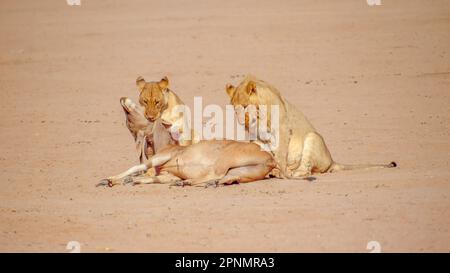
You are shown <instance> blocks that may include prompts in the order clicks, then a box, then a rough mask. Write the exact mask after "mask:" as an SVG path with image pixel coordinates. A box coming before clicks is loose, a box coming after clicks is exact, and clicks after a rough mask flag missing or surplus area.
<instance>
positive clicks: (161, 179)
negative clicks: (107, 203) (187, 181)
mask: <svg viewBox="0 0 450 273" xmlns="http://www.w3.org/2000/svg"><path fill="white" fill-rule="evenodd" d="M180 180H181V179H180V178H179V177H178V176H175V175H173V174H170V173H168V174H162V175H158V176H150V177H149V176H138V177H133V179H132V180H131V181H130V182H131V183H133V185H138V184H168V183H173V182H177V181H180Z"/></svg>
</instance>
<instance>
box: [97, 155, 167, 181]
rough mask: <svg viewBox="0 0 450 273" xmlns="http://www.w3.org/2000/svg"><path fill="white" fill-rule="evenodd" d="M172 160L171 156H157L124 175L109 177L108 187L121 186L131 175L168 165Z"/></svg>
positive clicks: (125, 172) (132, 168) (130, 169)
mask: <svg viewBox="0 0 450 273" xmlns="http://www.w3.org/2000/svg"><path fill="white" fill-rule="evenodd" d="M170 158H171V155H170V154H159V155H155V156H153V157H152V158H151V159H150V160H149V161H148V162H147V163H145V164H140V165H136V166H133V167H131V168H129V169H128V170H126V171H124V172H123V173H120V174H118V175H115V176H110V177H108V178H107V179H106V180H107V181H109V182H108V185H109V186H110V187H111V186H114V185H116V184H119V183H120V182H119V181H120V180H122V179H123V178H125V177H127V176H129V175H132V174H136V173H139V172H142V171H146V170H147V169H148V168H150V167H154V166H161V165H163V164H164V163H166V162H167V161H169V160H170Z"/></svg>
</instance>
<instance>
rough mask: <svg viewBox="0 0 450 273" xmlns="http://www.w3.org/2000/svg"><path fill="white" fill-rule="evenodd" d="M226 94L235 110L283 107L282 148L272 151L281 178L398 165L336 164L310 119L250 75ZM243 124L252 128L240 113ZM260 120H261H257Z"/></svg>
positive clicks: (274, 90) (279, 146) (281, 115)
mask: <svg viewBox="0 0 450 273" xmlns="http://www.w3.org/2000/svg"><path fill="white" fill-rule="evenodd" d="M226 92H227V94H228V95H229V96H230V99H231V104H233V105H234V106H235V107H237V106H239V105H240V106H243V107H247V106H248V105H255V106H256V108H258V107H259V106H260V105H266V106H267V107H270V106H271V105H277V106H279V118H280V119H279V128H280V131H279V145H278V148H277V149H276V150H275V151H272V153H273V156H274V158H275V160H276V162H277V163H278V165H279V168H280V170H281V174H278V176H280V177H301V176H309V175H311V173H323V172H333V171H338V170H352V169H367V168H392V167H396V166H397V164H396V163H395V162H391V163H390V164H386V165H384V164H364V165H346V164H338V163H336V162H334V161H333V159H332V158H331V154H330V152H329V150H328V148H327V146H326V145H325V142H324V140H323V138H322V136H321V135H320V134H319V133H318V132H317V131H316V129H315V128H314V127H313V126H312V125H311V123H310V122H309V121H308V119H307V118H306V117H305V116H304V115H303V114H302V112H300V111H299V110H297V109H296V108H295V107H294V106H293V105H292V104H290V103H289V102H288V101H286V100H285V99H284V98H283V97H282V96H281V94H280V92H279V91H278V90H277V89H276V88H275V87H273V86H271V85H270V84H268V83H266V82H264V81H262V80H259V79H257V78H255V77H254V76H250V75H248V76H247V77H246V78H245V79H244V80H243V81H242V82H241V83H240V84H239V85H238V86H237V87H234V86H233V85H230V84H228V85H227V86H226ZM236 113H237V114H238V115H245V116H241V117H238V120H239V121H240V122H241V123H244V122H245V126H246V128H247V129H248V127H249V118H248V113H245V112H242V111H239V112H238V111H237V112H236ZM257 118H258V117H257ZM267 120H268V127H269V128H270V126H271V123H272V124H273V122H276V121H274V120H271V117H270V115H268V117H267ZM264 142H265V140H264V139H258V141H257V142H256V143H264Z"/></svg>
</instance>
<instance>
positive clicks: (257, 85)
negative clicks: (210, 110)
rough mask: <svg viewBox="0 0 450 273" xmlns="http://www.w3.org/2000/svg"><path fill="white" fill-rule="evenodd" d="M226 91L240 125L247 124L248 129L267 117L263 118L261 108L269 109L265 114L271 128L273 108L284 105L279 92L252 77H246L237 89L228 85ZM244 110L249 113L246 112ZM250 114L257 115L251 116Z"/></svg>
mask: <svg viewBox="0 0 450 273" xmlns="http://www.w3.org/2000/svg"><path fill="white" fill-rule="evenodd" d="M225 91H226V92H227V94H228V96H230V101H231V104H232V105H233V106H234V109H235V112H236V117H237V119H238V121H239V123H241V124H244V122H245V127H246V128H247V129H248V128H249V127H251V126H252V124H253V125H254V124H256V123H257V122H259V120H260V119H261V118H265V116H264V117H263V116H261V115H262V114H263V113H264V112H263V111H261V110H262V109H261V108H262V107H261V106H265V107H267V108H266V110H267V111H266V113H264V114H267V121H268V126H269V128H270V122H271V120H270V113H271V106H272V105H278V106H280V107H282V106H283V104H284V103H283V100H282V99H281V96H280V93H279V92H278V90H276V89H275V88H274V87H272V86H270V85H269V84H267V83H266V82H264V81H262V80H258V79H257V78H255V77H254V76H251V75H248V76H246V77H245V79H244V80H243V81H242V82H241V83H240V84H239V85H238V86H237V87H234V86H233V85H231V84H227V86H226V88H225ZM244 108H246V110H247V111H244ZM255 111H256V112H255ZM249 113H255V114H253V115H250V114H249Z"/></svg>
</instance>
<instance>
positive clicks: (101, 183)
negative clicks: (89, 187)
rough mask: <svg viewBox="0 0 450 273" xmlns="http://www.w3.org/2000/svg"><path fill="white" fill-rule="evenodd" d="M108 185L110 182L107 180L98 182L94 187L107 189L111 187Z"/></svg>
mask: <svg viewBox="0 0 450 273" xmlns="http://www.w3.org/2000/svg"><path fill="white" fill-rule="evenodd" d="M110 183H111V181H110V180H109V179H106V178H105V179H102V180H100V182H99V183H98V184H97V185H95V186H96V187H102V186H103V187H106V186H109V187H112V186H110Z"/></svg>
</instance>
